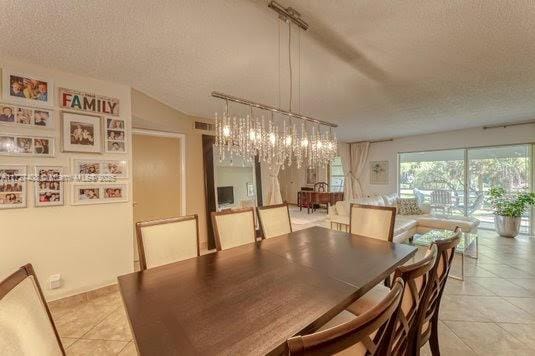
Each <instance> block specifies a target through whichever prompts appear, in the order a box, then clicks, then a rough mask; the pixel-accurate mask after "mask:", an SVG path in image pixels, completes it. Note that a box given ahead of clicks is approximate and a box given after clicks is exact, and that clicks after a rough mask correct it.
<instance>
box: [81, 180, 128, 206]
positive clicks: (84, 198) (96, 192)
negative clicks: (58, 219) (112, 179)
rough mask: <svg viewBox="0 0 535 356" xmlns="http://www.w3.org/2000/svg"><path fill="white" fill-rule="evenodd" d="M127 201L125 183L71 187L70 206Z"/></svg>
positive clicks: (126, 186) (126, 185)
mask: <svg viewBox="0 0 535 356" xmlns="http://www.w3.org/2000/svg"><path fill="white" fill-rule="evenodd" d="M117 191H119V193H118V192H117ZM128 200H129V197H128V184H127V183H104V184H73V185H72V205H93V204H110V203H124V202H128Z"/></svg>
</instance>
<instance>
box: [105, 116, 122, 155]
mask: <svg viewBox="0 0 535 356" xmlns="http://www.w3.org/2000/svg"><path fill="white" fill-rule="evenodd" d="M126 138H127V134H126V123H125V121H124V120H121V119H118V118H111V117H107V118H106V138H105V140H106V143H105V151H106V152H107V153H125V152H126Z"/></svg>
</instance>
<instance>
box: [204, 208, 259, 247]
mask: <svg viewBox="0 0 535 356" xmlns="http://www.w3.org/2000/svg"><path fill="white" fill-rule="evenodd" d="M212 225H213V226H214V234H215V244H216V249H217V250H218V251H221V250H226V249H229V248H232V247H236V246H241V245H245V244H248V243H251V242H255V241H256V230H255V223H254V209H253V208H243V209H233V210H230V211H219V212H215V211H214V212H212Z"/></svg>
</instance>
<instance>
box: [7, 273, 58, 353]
mask: <svg viewBox="0 0 535 356" xmlns="http://www.w3.org/2000/svg"><path fill="white" fill-rule="evenodd" d="M0 355H35V356H40V355H47V356H53V355H65V351H64V350H63V345H62V344H61V340H60V338H59V335H58V332H57V330H56V326H55V325H54V321H53V320H52V316H51V315H50V311H49V310H48V306H47V304H46V302H45V299H44V297H43V292H42V291H41V287H40V286H39V282H38V281H37V277H36V276H35V272H34V270H33V267H32V265H31V264H27V265H25V266H22V267H21V268H20V269H19V270H18V271H17V272H15V273H13V274H12V275H11V276H9V277H7V278H6V279H5V280H3V281H2V282H0Z"/></svg>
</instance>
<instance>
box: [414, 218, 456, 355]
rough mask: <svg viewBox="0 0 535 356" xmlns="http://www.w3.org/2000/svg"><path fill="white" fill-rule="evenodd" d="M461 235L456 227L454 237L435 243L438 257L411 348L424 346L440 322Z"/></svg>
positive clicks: (430, 272)
mask: <svg viewBox="0 0 535 356" xmlns="http://www.w3.org/2000/svg"><path fill="white" fill-rule="evenodd" d="M461 233H462V232H461V229H460V228H459V227H456V228H455V235H454V236H453V237H451V238H449V239H445V240H438V241H436V242H434V243H433V244H434V245H436V249H437V257H436V259H435V263H434V265H433V267H432V268H431V270H430V271H429V282H428V285H427V288H426V290H425V292H424V295H423V297H422V300H421V301H420V308H419V310H418V316H417V320H416V325H415V327H414V328H413V333H414V335H413V336H412V337H411V339H412V341H411V342H413V345H412V346H411V348H415V349H419V348H420V347H421V346H423V345H424V344H425V343H426V342H427V341H428V340H429V336H430V335H431V330H432V328H433V323H437V322H438V313H439V308H440V300H441V299H442V293H443V292H444V286H445V285H446V281H447V279H448V275H449V273H450V269H451V264H452V262H453V257H454V256H455V247H456V246H457V245H458V244H459V241H460V239H461V238H460V235H461Z"/></svg>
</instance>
